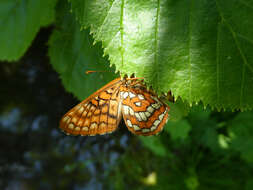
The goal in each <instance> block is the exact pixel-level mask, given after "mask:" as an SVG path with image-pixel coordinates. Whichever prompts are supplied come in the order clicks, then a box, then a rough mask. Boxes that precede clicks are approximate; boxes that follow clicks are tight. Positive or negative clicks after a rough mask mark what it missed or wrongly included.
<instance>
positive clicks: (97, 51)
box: [49, 5, 116, 100]
mask: <svg viewBox="0 0 253 190" xmlns="http://www.w3.org/2000/svg"><path fill="white" fill-rule="evenodd" d="M59 6H61V7H60V8H58V9H59V11H58V15H57V18H58V19H57V25H58V27H57V28H58V29H55V30H54V32H53V34H52V36H51V37H50V40H49V46H50V48H49V56H50V61H51V64H52V65H53V67H54V69H55V70H56V71H57V72H58V73H59V74H60V77H61V79H62V82H63V84H64V87H65V89H67V90H68V91H70V92H72V93H74V95H75V96H76V97H77V98H78V99H79V100H82V99H84V98H86V97H88V96H89V95H90V94H92V93H93V92H94V91H96V90H97V89H98V88H99V87H102V86H103V85H104V84H106V83H107V82H109V81H111V80H112V79H113V78H115V77H116V75H115V74H113V73H112V72H110V70H109V67H108V66H109V63H108V60H107V59H106V58H104V57H102V55H103V51H102V49H101V45H100V44H97V45H95V46H93V39H92V37H91V36H90V35H89V31H88V30H83V31H80V25H79V24H78V23H77V22H76V21H75V19H74V17H73V15H71V14H70V13H69V12H68V11H67V10H68V8H67V7H66V5H59ZM87 70H94V71H108V72H107V73H105V72H102V73H92V74H90V75H87V74H85V72H86V71H87Z"/></svg>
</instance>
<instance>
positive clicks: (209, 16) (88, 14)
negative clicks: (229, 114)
mask: <svg viewBox="0 0 253 190" xmlns="http://www.w3.org/2000/svg"><path fill="white" fill-rule="evenodd" d="M70 2H71V4H72V10H73V12H74V13H75V14H76V16H77V18H78V19H79V21H80V23H81V26H82V27H90V29H91V33H92V34H93V36H94V37H95V39H96V41H102V44H103V47H104V51H105V53H106V54H108V55H109V60H110V62H111V64H114V65H115V66H116V70H119V71H120V72H121V73H122V74H125V73H126V74H129V75H130V74H132V73H135V74H136V76H138V77H144V78H145V80H146V82H147V83H148V84H149V85H152V86H153V88H154V89H155V90H156V91H157V92H158V93H159V94H160V93H161V92H165V93H166V92H168V91H169V90H170V89H171V90H172V92H173V94H174V95H175V96H176V97H177V96H180V97H182V99H183V100H187V101H188V102H190V103H192V102H198V101H203V103H204V105H207V104H210V105H211V107H216V108H218V109H221V108H230V109H248V108H250V107H252V106H253V99H252V98H251V97H252V95H253V77H252V76H253V56H252V53H251V52H252V51H253V22H252V19H253V11H252V9H253V2H252V1H251V0H248V1H237V0H232V1H231V0H205V1H203V0H197V1H187V0H179V1H170V0H156V1H155V0H152V1H145V0H142V1H137V0H136V1H127V0H123V1H122V0H115V1H112V0H103V1H101V0H95V1H88V0H86V1H83V0H70Z"/></svg>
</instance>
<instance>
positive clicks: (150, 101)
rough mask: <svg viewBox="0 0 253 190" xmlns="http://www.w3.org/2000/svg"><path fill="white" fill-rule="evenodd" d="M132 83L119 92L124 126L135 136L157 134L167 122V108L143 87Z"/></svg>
mask: <svg viewBox="0 0 253 190" xmlns="http://www.w3.org/2000/svg"><path fill="white" fill-rule="evenodd" d="M134 83H135V82H134V81H133V84H132V85H130V86H128V87H124V86H122V87H121V90H120V91H121V99H122V114H123V118H124V120H125V124H126V126H127V127H128V129H129V130H130V131H131V132H132V133H134V134H137V135H144V136H148V135H154V134H157V133H159V132H160V131H161V130H162V128H163V126H164V125H165V123H166V121H167V118H168V111H169V107H168V106H167V105H165V104H164V103H163V102H162V101H160V100H159V98H158V97H157V96H156V95H155V94H154V93H152V92H151V91H148V90H147V89H146V87H145V86H144V85H142V84H141V83H136V84H134Z"/></svg>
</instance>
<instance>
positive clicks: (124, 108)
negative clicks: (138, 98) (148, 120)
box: [123, 105, 129, 115]
mask: <svg viewBox="0 0 253 190" xmlns="http://www.w3.org/2000/svg"><path fill="white" fill-rule="evenodd" d="M123 112H124V114H126V115H129V107H128V106H126V105H124V106H123Z"/></svg>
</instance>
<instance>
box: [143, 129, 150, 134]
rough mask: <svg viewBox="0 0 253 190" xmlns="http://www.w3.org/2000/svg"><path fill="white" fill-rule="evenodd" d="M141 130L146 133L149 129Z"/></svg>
mask: <svg viewBox="0 0 253 190" xmlns="http://www.w3.org/2000/svg"><path fill="white" fill-rule="evenodd" d="M141 132H143V133H148V132H150V130H149V129H142V130H141Z"/></svg>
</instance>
